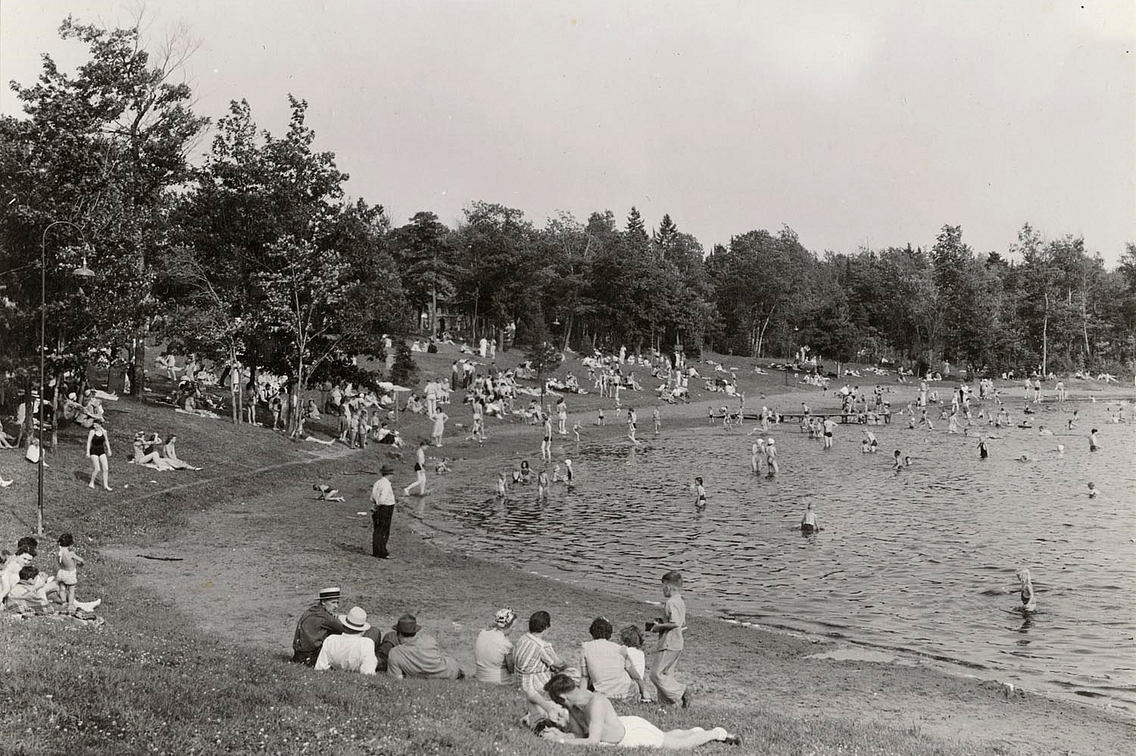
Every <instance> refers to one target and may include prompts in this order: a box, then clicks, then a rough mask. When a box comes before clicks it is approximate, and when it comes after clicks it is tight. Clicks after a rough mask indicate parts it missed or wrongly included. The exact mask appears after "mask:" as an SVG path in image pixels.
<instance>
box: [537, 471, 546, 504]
mask: <svg viewBox="0 0 1136 756" xmlns="http://www.w3.org/2000/svg"><path fill="white" fill-rule="evenodd" d="M547 499H548V470H547V469H543V468H542V469H541V471H540V472H539V473H538V474H537V476H536V500H537V501H546V500H547Z"/></svg>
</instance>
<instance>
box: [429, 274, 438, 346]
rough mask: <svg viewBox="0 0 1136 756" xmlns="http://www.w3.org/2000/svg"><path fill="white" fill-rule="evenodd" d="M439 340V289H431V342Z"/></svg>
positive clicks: (435, 287)
mask: <svg viewBox="0 0 1136 756" xmlns="http://www.w3.org/2000/svg"><path fill="white" fill-rule="evenodd" d="M436 338H438V287H437V286H431V287H430V340H431V341H433V340H434V339H436Z"/></svg>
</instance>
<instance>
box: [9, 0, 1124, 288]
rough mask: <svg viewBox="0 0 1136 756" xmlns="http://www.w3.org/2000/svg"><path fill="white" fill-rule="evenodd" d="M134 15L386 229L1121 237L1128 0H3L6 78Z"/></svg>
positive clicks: (1108, 248)
mask: <svg viewBox="0 0 1136 756" xmlns="http://www.w3.org/2000/svg"><path fill="white" fill-rule="evenodd" d="M140 7H143V8H144V10H145V14H146V16H145V19H146V20H145V21H144V29H145V33H146V37H147V39H149V40H152V41H153V42H155V43H157V42H159V41H161V39H162V38H163V37H164V36H165V35H167V34H169V33H170V32H171V30H173V29H175V28H176V27H177V26H178V25H183V26H184V27H186V28H188V31H189V33H190V35H191V36H192V37H193V38H194V39H195V40H196V41H197V43H198V44H199V47H198V48H197V50H196V52H195V54H194V55H193V57H192V58H191V59H190V60H189V62H188V64H187V66H186V70H185V76H186V78H187V81H188V82H189V83H190V84H191V85H192V86H193V89H194V92H195V93H196V96H197V105H196V110H197V112H199V113H201V114H203V115H207V116H210V117H211V118H213V119H214V120H215V119H216V118H218V117H220V116H222V115H224V114H225V112H226V109H227V107H228V103H229V101H230V100H234V99H241V98H244V99H247V100H248V101H249V103H250V104H251V106H252V108H253V115H254V117H255V118H256V120H257V122H258V123H259V125H260V126H261V127H263V128H267V129H268V130H269V131H272V132H273V133H278V134H279V133H283V131H284V130H285V128H286V124H287V114H288V106H287V95H288V94H289V93H291V94H293V95H295V96H296V97H298V98H302V99H306V100H307V101H308V103H309V105H310V108H309V111H308V123H309V125H310V126H312V128H314V129H315V131H316V135H317V141H316V148H317V149H321V150H331V151H333V152H335V153H336V155H337V162H338V165H339V168H340V169H341V170H343V171H346V172H347V173H349V174H350V175H351V179H350V181H349V182H348V183H347V185H346V189H347V191H348V193H349V194H350V195H351V196H352V197H363V198H365V199H367V200H368V201H369V202H372V203H376V204H382V205H384V206H385V207H386V208H387V210H388V211H389V212H390V214H391V216H392V219H393V221H394V222H395V223H396V224H401V223H403V222H405V221H406V219H407V218H409V217H410V216H411V215H413V214H414V213H415V212H417V211H419V210H432V211H434V212H435V213H437V214H438V216H439V217H440V218H441V219H442V221H444V222H446V223H448V224H450V225H453V224H455V223H456V222H458V221H459V220H460V219H461V217H462V209H463V208H464V207H466V206H467V205H468V204H469V203H471V202H472V201H475V200H484V201H487V202H500V203H503V204H506V205H509V206H511V207H516V208H519V209H521V210H523V211H524V212H525V213H526V215H527V217H528V218H529V219H530V220H532V221H533V222H534V223H535V224H536V225H538V226H540V225H543V224H544V222H545V220H546V219H547V218H548V217H550V216H553V215H555V214H556V212H557V211H558V210H565V211H568V212H571V213H572V214H573V215H575V216H576V217H577V218H578V219H579V220H581V221H586V219H587V217H588V215H589V214H590V213H591V212H593V211H595V210H606V209H610V210H612V211H613V212H614V213H615V215H616V217H617V218H618V219H619V221H620V224H621V225H622V224H623V222H624V219H625V218H626V217H627V213H628V211H629V210H630V208H631V207H632V206H633V205H634V206H636V207H638V208H639V210H640V212H641V213H642V215H643V217H644V220H645V221H646V223H647V224H648V226H649V227H653V226H656V225H657V224H658V222H659V220H660V219H661V218H662V216H663V214H664V213H669V214H670V215H671V217H672V218H673V219H674V221H675V223H676V224H677V225H678V227H679V230H681V231H685V232H688V233H691V234H693V235H695V236H696V237H697V238H698V239H699V240H700V241H701V242H702V244H703V245H704V246H705V247H706V248H707V249H709V248H710V247H711V246H712V245H713V244H716V243H722V244H725V243H728V242H729V240H730V237H731V236H733V235H736V234H741V233H744V232H746V231H749V230H752V229H757V228H767V229H770V230H773V231H776V230H778V229H780V228H781V227H782V226H783V225H788V226H790V227H792V228H793V229H794V230H795V231H796V232H797V234H798V235H799V236H800V238H801V241H802V242H803V243H804V244H805V245H806V246H807V247H808V248H809V249H811V250H813V251H814V252H817V253H818V254H819V253H823V252H824V251H827V250H831V251H834V252H853V251H855V250H856V249H857V248H860V247H862V246H869V247H872V248H880V247H885V246H889V245H904V244H908V243H910V244H912V245H916V246H924V247H929V246H930V245H932V244H934V240H935V236H936V235H937V233H938V231H939V229H940V228H941V227H942V226H943V225H944V224H951V225H961V226H962V228H963V238H964V240H965V241H967V242H968V243H969V244H970V245H971V247H972V248H973V249H974V250H975V251H976V252H979V253H983V254H984V253H986V252H990V251H998V252H1001V253H1002V254H1006V253H1007V251H1008V249H1009V247H1010V245H1012V244H1013V243H1014V241H1015V239H1016V237H1017V232H1018V229H1020V228H1021V226H1022V224H1023V223H1027V222H1028V223H1030V224H1032V225H1033V226H1034V227H1035V228H1037V229H1038V230H1040V231H1041V232H1042V233H1043V234H1045V235H1046V236H1047V237H1050V238H1053V237H1060V236H1064V235H1066V234H1072V235H1079V236H1083V237H1084V239H1085V242H1086V246H1087V247H1088V248H1089V249H1090V250H1094V251H1097V252H1100V254H1101V255H1102V256H1103V257H1104V259H1105V261H1106V263H1107V264H1109V265H1110V266H1111V265H1114V264H1115V263H1116V262H1117V260H1118V259H1119V257H1120V255H1121V254H1122V252H1123V251H1124V245H1125V243H1126V242H1136V3H1134V2H1131V0H1116V1H1115V2H1094V1H1093V0H1082V1H1081V2H1058V1H1054V0H1028V1H1026V2H1018V1H1017V0H999V1H998V2H988V1H986V0H975V1H973V2H971V1H964V0H897V1H896V2H884V1H882V0H865V1H864V2H855V3H853V2H819V1H818V2H810V1H809V0H787V1H786V2H778V1H773V2H760V3H759V2H749V1H748V0H735V1H729V0H720V1H717V2H710V1H708V0H704V1H699V0H683V1H681V2H670V1H669V0H650V1H649V2H612V1H611V0H598V1H596V2H591V1H589V2H571V1H568V0H565V1H564V2H519V1H518V2H504V1H498V2H475V1H473V0H469V1H464V0H448V1H446V2H434V1H433V0H414V1H413V2H411V1H410V0H405V1H404V0H388V1H382V2H379V1H373V2H362V1H352V0H338V1H336V2H316V1H314V0H272V1H271V2H260V1H252V0H248V1H246V0H178V1H176V2H171V1H168V0H164V1H162V2H154V1H153V0H152V1H151V2H149V3H147V4H146V5H145V6H140V5H139V4H137V3H134V2H129V3H117V2H113V1H111V0H101V1H100V2H67V1H65V0H2V1H0V80H3V81H4V82H8V81H10V80H16V81H19V82H21V83H25V84H30V83H32V82H33V81H34V79H35V78H36V76H37V75H38V73H39V70H40V55H41V54H42V53H44V52H47V53H50V54H51V55H52V57H53V58H54V59H55V60H56V61H57V63H59V64H60V65H61V66H62V67H64V68H65V69H66V68H67V67H69V66H74V65H75V64H76V63H77V62H78V61H80V60H81V59H82V58H83V53H84V49H83V47H82V46H81V45H80V44H79V43H76V42H63V41H62V40H60V39H59V37H58V34H57V29H58V26H59V23H60V21H62V19H63V18H64V17H65V16H66V15H68V14H73V15H74V16H75V17H76V18H77V19H78V20H80V21H83V22H98V23H101V24H104V25H108V26H114V25H121V26H129V25H131V24H132V23H133V19H134V17H135V14H136V12H137V10H138V9H139V8H140ZM0 112H2V113H5V114H11V115H18V114H19V113H20V105H19V103H18V101H17V100H16V99H15V97H14V96H13V94H12V93H11V91H9V90H8V89H7V87H5V88H4V89H3V91H2V92H0ZM205 144H208V140H206V141H205Z"/></svg>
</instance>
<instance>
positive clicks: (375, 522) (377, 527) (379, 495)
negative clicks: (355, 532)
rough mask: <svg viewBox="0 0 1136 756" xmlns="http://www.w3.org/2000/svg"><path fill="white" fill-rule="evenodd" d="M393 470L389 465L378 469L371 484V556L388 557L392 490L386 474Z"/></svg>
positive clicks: (392, 511) (392, 508) (392, 505)
mask: <svg viewBox="0 0 1136 756" xmlns="http://www.w3.org/2000/svg"><path fill="white" fill-rule="evenodd" d="M393 472H394V468H392V467H391V466H390V465H383V466H382V469H380V470H379V479H378V480H376V481H375V485H373V486H371V502H372V506H371V524H372V526H373V528H374V529H373V530H372V531H371V556H373V557H376V558H377V559H390V553H389V552H388V551H387V540H388V539H389V538H390V529H391V518H392V517H393V516H394V490H392V489H391V482H390V480H388V479H387V476H388V475H390V474H391V473H393Z"/></svg>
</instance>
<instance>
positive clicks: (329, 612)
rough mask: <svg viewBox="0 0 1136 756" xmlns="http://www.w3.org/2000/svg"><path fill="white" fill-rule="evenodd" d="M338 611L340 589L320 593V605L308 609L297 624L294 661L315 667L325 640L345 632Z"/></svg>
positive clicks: (324, 590)
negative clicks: (337, 615)
mask: <svg viewBox="0 0 1136 756" xmlns="http://www.w3.org/2000/svg"><path fill="white" fill-rule="evenodd" d="M338 609H339V589H338V588H324V589H323V590H322V591H320V592H319V603H317V604H315V605H313V606H310V607H308V608H307V609H306V610H305V611H304V613H303V614H301V615H300V621H299V622H297V623H296V634H295V636H293V638H292V661H294V662H299V663H302V664H307V665H308V666H309V667H311V666H313V665H314V664H315V663H316V659H317V658H318V657H319V652H320V648H321V647H322V646H323V642H324V640H325V639H326V638H327V637H328V636H329V635H339V634H340V633H342V632H344V628H343V623H342V622H340V621H339V619H337V618H336V616H335V612H336V610H338Z"/></svg>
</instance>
